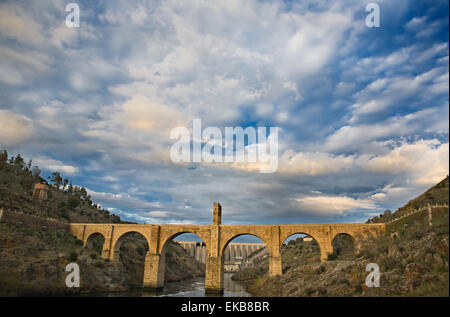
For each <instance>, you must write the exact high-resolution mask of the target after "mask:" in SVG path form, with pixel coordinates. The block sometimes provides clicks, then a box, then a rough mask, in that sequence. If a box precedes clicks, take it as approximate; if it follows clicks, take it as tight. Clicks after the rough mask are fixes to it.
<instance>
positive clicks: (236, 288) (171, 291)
mask: <svg viewBox="0 0 450 317" xmlns="http://www.w3.org/2000/svg"><path fill="white" fill-rule="evenodd" d="M232 275H233V274H232V273H225V274H224V294H223V296H224V297H249V296H252V295H251V294H250V293H248V292H247V291H246V290H245V287H244V286H242V285H240V284H239V283H237V282H235V281H233V280H232V279H231V276H232ZM103 296H105V295H103ZM106 296H112V297H116V296H121V297H129V296H133V297H155V296H156V297H158V296H160V297H163V296H169V297H205V277H196V278H192V279H188V280H184V281H179V282H168V283H165V285H164V290H163V291H162V292H159V293H151V292H146V291H142V290H135V291H130V292H126V293H109V294H106Z"/></svg>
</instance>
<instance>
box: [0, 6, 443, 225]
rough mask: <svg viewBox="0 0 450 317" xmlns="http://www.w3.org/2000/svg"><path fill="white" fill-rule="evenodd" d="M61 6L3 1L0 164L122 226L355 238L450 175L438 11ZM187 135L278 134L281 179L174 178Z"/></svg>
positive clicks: (183, 171)
mask: <svg viewBox="0 0 450 317" xmlns="http://www.w3.org/2000/svg"><path fill="white" fill-rule="evenodd" d="M74 2H75V1H74ZM180 2H181V3H180ZM67 3H68V2H67V1H60V0H51V1H50V0H46V1H41V0H39V1H38V0H34V1H33V0H30V1H1V2H0V57H1V58H0V148H6V149H7V150H8V151H9V152H10V154H17V153H21V154H22V155H23V156H24V157H26V158H32V159H33V161H34V162H35V163H36V164H37V165H39V167H40V168H41V169H42V170H43V172H42V174H43V175H44V176H45V175H48V174H49V173H50V172H51V171H55V170H57V171H60V172H61V173H62V174H63V176H65V177H68V178H69V179H71V180H72V181H73V183H74V184H77V185H80V186H84V187H86V188H87V189H88V190H89V192H90V194H91V195H92V197H93V198H94V201H96V202H98V203H100V204H101V205H102V206H103V207H105V208H108V209H110V210H111V211H112V212H113V213H116V214H118V215H120V216H121V217H122V218H123V219H126V220H131V221H137V222H142V223H210V222H211V220H212V215H211V214H212V204H213V202H215V201H219V202H220V203H221V204H222V206H223V222H224V223H228V224H233V223H236V224H238V223H261V224H263V223H339V222H340V223H342V222H364V221H366V220H367V218H369V217H371V216H374V215H377V214H379V213H381V212H382V211H383V210H385V209H387V208H389V209H392V210H395V209H396V208H398V207H400V206H402V205H403V204H405V203H406V202H408V201H409V200H410V199H411V198H413V197H415V196H416V195H418V194H420V193H422V192H423V191H424V190H426V189H427V188H428V187H429V186H431V185H433V184H435V183H437V182H438V181H440V180H442V179H443V178H444V177H445V176H446V175H448V170H449V165H448V159H449V149H448V133H449V122H448V115H449V89H448V84H449V77H448V74H449V73H448V71H449V68H448V67H449V64H448V63H449V53H448V52H449V35H448V27H449V17H448V9H449V8H448V5H449V4H448V1H447V0H445V1H401V0H399V1H376V3H377V4H378V5H379V7H380V22H381V26H380V27H379V28H368V27H366V25H365V18H366V15H367V14H368V13H367V12H365V7H366V5H367V3H369V1H367V2H365V1H339V2H335V1H289V2H283V1H137V0H130V1H115V0H108V1H79V2H77V3H78V4H79V6H80V18H81V20H80V28H68V27H66V25H65V18H66V15H67V14H68V13H67V12H65V6H66V4H67ZM194 118H200V119H201V120H202V125H203V126H205V127H206V126H216V127H219V128H220V129H222V131H223V128H224V127H227V126H232V127H236V126H241V127H244V128H245V127H247V126H267V127H269V126H272V127H279V130H280V132H279V136H278V140H279V153H278V154H279V163H278V170H277V172H276V173H273V174H261V173H259V172H258V171H255V170H254V169H252V168H250V166H249V165H248V164H245V163H243V164H220V165H218V164H175V163H173V162H172V161H171V160H170V158H169V151H170V147H171V145H172V144H173V142H174V141H173V140H171V139H170V138H169V134H170V130H171V129H172V128H174V127H176V126H185V127H188V128H191V127H192V120H193V119H194Z"/></svg>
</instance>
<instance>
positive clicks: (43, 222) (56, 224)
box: [0, 209, 70, 232]
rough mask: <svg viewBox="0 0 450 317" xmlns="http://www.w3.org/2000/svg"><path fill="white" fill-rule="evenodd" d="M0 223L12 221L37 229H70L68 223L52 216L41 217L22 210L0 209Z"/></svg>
mask: <svg viewBox="0 0 450 317" xmlns="http://www.w3.org/2000/svg"><path fill="white" fill-rule="evenodd" d="M0 223H12V224H18V225H24V226H29V227H33V228H39V229H51V230H63V231H67V232H69V231H70V225H69V223H65V222H61V221H58V220H56V219H52V218H41V217H37V216H33V215H28V214H24V213H22V212H17V211H10V210H4V209H0Z"/></svg>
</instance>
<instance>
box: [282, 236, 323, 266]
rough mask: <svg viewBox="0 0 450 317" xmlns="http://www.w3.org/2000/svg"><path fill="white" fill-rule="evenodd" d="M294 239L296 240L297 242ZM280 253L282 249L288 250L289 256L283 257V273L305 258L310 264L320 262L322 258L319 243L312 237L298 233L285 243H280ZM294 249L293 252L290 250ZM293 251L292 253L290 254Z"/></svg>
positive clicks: (288, 238)
mask: <svg viewBox="0 0 450 317" xmlns="http://www.w3.org/2000/svg"><path fill="white" fill-rule="evenodd" d="M293 238H296V239H295V240H294V239H293ZM280 242H281V245H280V252H281V250H282V249H286V251H287V256H285V257H284V263H283V257H282V260H281V261H282V267H284V269H283V270H282V273H285V270H286V269H287V268H289V267H290V266H291V265H293V264H294V263H296V262H299V261H301V260H302V258H304V260H306V261H308V262H312V261H314V262H315V261H317V262H319V261H320V258H321V246H320V243H319V241H317V239H315V238H314V237H312V236H311V235H309V234H307V233H304V232H296V233H293V234H291V235H290V236H289V237H287V238H286V239H285V240H284V241H280ZM290 248H292V249H293V250H288V249H290ZM289 251H291V252H289Z"/></svg>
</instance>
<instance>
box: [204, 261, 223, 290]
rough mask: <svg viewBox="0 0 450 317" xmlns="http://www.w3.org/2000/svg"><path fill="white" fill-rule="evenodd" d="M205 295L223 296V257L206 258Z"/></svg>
mask: <svg viewBox="0 0 450 317" xmlns="http://www.w3.org/2000/svg"><path fill="white" fill-rule="evenodd" d="M205 275H206V276H205V293H207V294H213V295H214V294H223V259H222V257H221V256H208V257H207V258H206V273H205Z"/></svg>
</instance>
